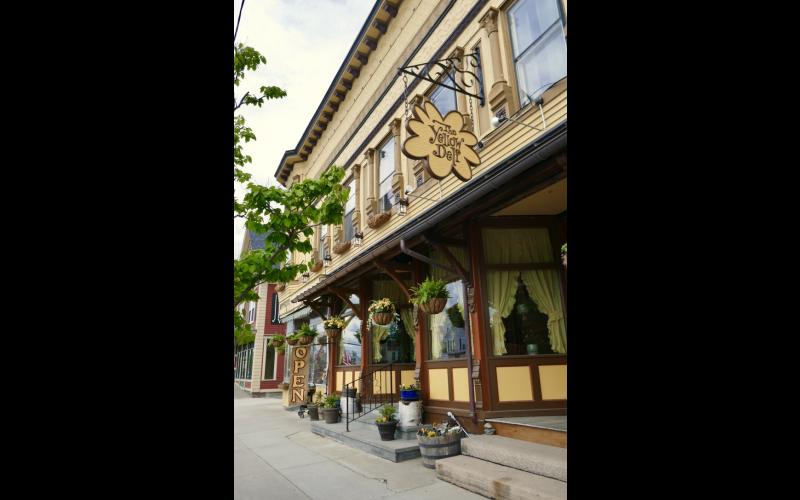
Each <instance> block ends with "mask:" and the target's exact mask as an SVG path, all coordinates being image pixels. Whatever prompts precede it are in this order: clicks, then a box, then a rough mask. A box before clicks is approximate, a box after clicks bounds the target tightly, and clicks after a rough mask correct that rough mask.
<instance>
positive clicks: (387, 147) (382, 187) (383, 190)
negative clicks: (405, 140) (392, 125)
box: [378, 136, 395, 212]
mask: <svg viewBox="0 0 800 500" xmlns="http://www.w3.org/2000/svg"><path fill="white" fill-rule="evenodd" d="M394 162H395V157H394V136H391V137H389V139H388V140H387V141H386V142H385V143H383V146H381V149H380V151H379V152H378V197H379V198H378V211H379V212H388V211H390V210H391V209H392V205H393V202H394V199H393V198H394V197H393V196H392V176H393V175H394Z"/></svg>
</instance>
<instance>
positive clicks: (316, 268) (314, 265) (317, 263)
mask: <svg viewBox="0 0 800 500" xmlns="http://www.w3.org/2000/svg"><path fill="white" fill-rule="evenodd" d="M310 268H311V272H314V273H318V272H320V271H322V261H321V260H319V259H314V260H313V261H311V264H310Z"/></svg>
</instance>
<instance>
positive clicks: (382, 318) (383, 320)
mask: <svg viewBox="0 0 800 500" xmlns="http://www.w3.org/2000/svg"><path fill="white" fill-rule="evenodd" d="M393 319H394V314H393V313H390V312H379V313H374V314H373V315H372V322H373V323H375V324H376V325H382V326H385V325H388V324H389V323H391V322H392V320H393Z"/></svg>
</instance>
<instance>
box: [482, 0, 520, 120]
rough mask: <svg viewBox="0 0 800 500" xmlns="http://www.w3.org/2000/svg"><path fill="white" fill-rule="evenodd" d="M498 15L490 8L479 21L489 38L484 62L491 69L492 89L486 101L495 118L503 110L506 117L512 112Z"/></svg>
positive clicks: (495, 10) (497, 12)
mask: <svg viewBox="0 0 800 500" xmlns="http://www.w3.org/2000/svg"><path fill="white" fill-rule="evenodd" d="M499 14H500V11H498V10H497V9H495V8H494V7H492V8H490V9H489V11H488V12H487V13H486V15H485V16H483V18H482V19H481V20H480V23H481V26H482V27H483V28H484V29H485V30H486V34H487V36H488V37H489V53H490V54H491V59H490V60H489V61H484V62H488V65H489V66H490V67H491V68H492V72H491V73H492V87H491V90H489V96H488V99H487V100H488V103H489V109H490V110H491V112H492V114H493V115H495V116H497V115H498V114H501V113H502V112H503V110H505V113H506V114H508V115H510V114H511V112H512V110H511V109H509V105H510V97H511V87H509V86H508V82H507V81H506V79H505V76H503V59H502V57H501V56H500V39H499V36H500V33H499V31H498V19H497V18H498V15H499Z"/></svg>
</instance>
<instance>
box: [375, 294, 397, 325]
mask: <svg viewBox="0 0 800 500" xmlns="http://www.w3.org/2000/svg"><path fill="white" fill-rule="evenodd" d="M395 314H396V311H395V307H394V304H392V301H391V300H390V299H388V298H385V297H384V298H382V299H380V300H373V301H372V304H370V306H369V321H370V322H371V323H375V324H376V325H388V324H389V323H391V322H392V320H393V319H394V315H395Z"/></svg>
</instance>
